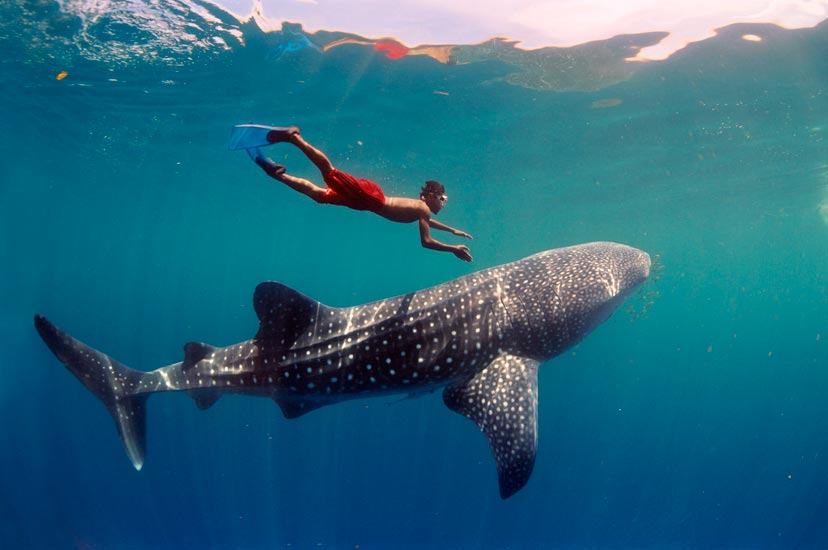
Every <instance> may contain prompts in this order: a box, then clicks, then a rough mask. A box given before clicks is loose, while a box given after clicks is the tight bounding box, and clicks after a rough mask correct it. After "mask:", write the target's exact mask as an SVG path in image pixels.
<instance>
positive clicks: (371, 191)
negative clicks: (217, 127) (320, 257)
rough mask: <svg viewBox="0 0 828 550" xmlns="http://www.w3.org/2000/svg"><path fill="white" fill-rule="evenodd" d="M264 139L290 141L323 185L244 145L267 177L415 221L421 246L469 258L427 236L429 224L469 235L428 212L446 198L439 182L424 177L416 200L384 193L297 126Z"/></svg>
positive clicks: (320, 197) (318, 196)
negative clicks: (340, 163) (335, 162)
mask: <svg viewBox="0 0 828 550" xmlns="http://www.w3.org/2000/svg"><path fill="white" fill-rule="evenodd" d="M267 141H268V142H269V143H283V142H284V143H291V144H293V145H295V146H296V147H298V148H299V150H300V151H302V152H303V153H304V154H305V156H306V157H308V159H309V160H310V161H311V162H312V163H313V164H314V165H315V166H316V167H317V168H318V169H319V172H321V174H322V179H323V180H324V182H325V184H326V185H327V187H325V188H322V187H318V186H316V185H314V184H313V183H311V182H310V181H308V180H306V179H303V178H298V177H296V176H291V175H289V174H287V173H286V169H285V167H284V166H282V165H281V164H276V163H275V162H274V161H272V160H271V159H268V158H264V157H263V156H262V155H261V153H260V151H259V150H258V148H251V149H248V152H249V153H250V156H251V157H253V160H255V161H256V164H258V165H259V166H261V167H262V169H263V170H264V171H265V172H266V173H267V174H268V175H269V176H270V177H272V178H274V179H276V180H278V181H280V182H282V183H284V184H286V185H287V186H288V187H290V188H291V189H294V190H296V191H299V192H300V193H302V194H303V195H307V196H308V197H310V198H311V199H313V200H315V201H316V202H318V203H320V204H334V205H338V206H347V207H348V208H352V209H354V210H368V211H369V212H373V213H374V214H378V215H380V216H382V217H383V218H385V219H388V220H391V221H393V222H399V223H412V222H418V223H419V226H420V242H421V243H422V245H423V246H424V247H425V248H430V249H431V250H439V251H442V252H451V253H452V254H454V255H455V256H457V257H458V258H459V259H461V260H463V261H465V262H470V261H472V257H471V254H470V253H469V247H467V246H465V245H449V244H444V243H441V242H440V241H438V240H436V239H434V238H432V236H431V228H433V229H439V230H441V231H448V232H449V233H451V234H452V235H456V236H458V237H465V238H467V239H471V238H472V237H471V235H469V234H468V233H466V232H464V231H460V230H459V229H454V228H453V227H449V226H448V225H445V224H443V223H440V222H438V221H436V220H434V219H433V218H432V217H431V216H432V214H435V215H436V214H437V213H438V212H440V210H442V209H443V208H444V207H445V206H446V201H447V200H448V197H447V196H446V194H445V188H444V187H443V185H442V184H441V183H439V182H436V181H432V180H429V181H427V182H426V183H425V185H424V186H423V187H422V189H421V190H420V198H419V200H418V199H410V198H406V197H386V196H385V194H384V193H383V191H382V189H381V188H380V187H379V185H377V184H376V183H374V182H373V181H370V180H366V179H357V178H355V177H354V176H352V175H350V174H347V173H345V172H342V171H341V170H337V169H336V168H334V166H333V164H331V161H330V159H328V157H327V156H326V155H325V153H323V152H322V151H320V150H319V149H316V148H315V147H314V146H312V145H311V144H310V143H308V142H307V141H305V138H304V137H302V134H300V133H299V128H297V127H295V126H291V127H288V128H279V129H273V130H271V131H269V132H268V133H267ZM254 151H255V154H254Z"/></svg>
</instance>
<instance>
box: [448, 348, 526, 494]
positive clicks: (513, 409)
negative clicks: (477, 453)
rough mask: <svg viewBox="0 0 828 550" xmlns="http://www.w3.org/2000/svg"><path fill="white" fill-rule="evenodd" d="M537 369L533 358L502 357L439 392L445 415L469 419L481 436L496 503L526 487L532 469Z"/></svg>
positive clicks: (504, 354)
mask: <svg viewBox="0 0 828 550" xmlns="http://www.w3.org/2000/svg"><path fill="white" fill-rule="evenodd" d="M538 365H539V363H538V362H537V361H535V360H534V359H529V358H526V357H518V356H515V355H509V354H506V353H503V354H501V355H499V356H497V357H495V359H494V360H493V361H492V362H491V363H489V365H488V366H487V367H486V368H485V369H483V370H482V371H480V372H478V373H477V374H476V375H474V376H473V377H472V378H470V379H469V380H466V381H465V382H462V383H460V384H455V385H453V386H448V387H447V388H446V389H445V391H444V392H443V401H444V402H445V403H446V405H447V406H448V407H449V408H450V409H451V410H453V411H454V412H457V413H460V414H462V415H463V416H466V417H468V418H470V419H472V420H473V421H474V423H475V424H477V425H478V426H479V427H480V429H481V430H483V433H485V434H486V437H487V438H488V440H489V446H490V447H491V448H492V453H493V454H494V457H495V462H497V476H498V481H499V482H500V496H501V498H508V497H510V496H512V495H513V494H515V493H516V492H518V491H519V490H520V489H521V488H522V487H523V486H524V485H526V482H527V481H529V476H530V475H532V468H533V467H534V465H535V452H536V451H537V448H538Z"/></svg>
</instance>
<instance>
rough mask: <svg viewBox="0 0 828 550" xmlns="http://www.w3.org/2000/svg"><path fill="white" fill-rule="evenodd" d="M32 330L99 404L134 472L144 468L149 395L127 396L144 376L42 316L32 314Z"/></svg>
mask: <svg viewBox="0 0 828 550" xmlns="http://www.w3.org/2000/svg"><path fill="white" fill-rule="evenodd" d="M34 323H35V328H36V329H37V332H38V333H40V337H41V338H43V341H44V342H45V343H46V345H47V346H49V349H51V350H52V353H54V354H55V356H56V357H57V358H58V359H59V360H60V361H61V362H62V363H63V364H64V365H66V368H67V369H69V371H71V372H72V374H74V375H75V377H77V379H78V380H80V381H81V382H82V383H83V385H84V386H86V387H87V388H88V389H89V391H91V392H92V393H94V394H95V395H96V396H97V397H98V399H100V400H101V401H103V403H104V405H106V408H107V409H108V410H109V414H111V415H112V418H114V419H115V426H116V427H117V428H118V433H119V434H120V436H121V441H122V442H123V444H124V448H125V449H126V453H127V455H128V456H129V459H130V460H131V461H132V464H133V466H135V469H136V470H140V469H141V466H143V465H144V446H145V441H146V431H145V426H146V412H145V403H146V400H147V397H148V395H149V394H144V395H130V390H132V389H134V388H135V387H136V386H137V385H138V384H139V383H140V380H141V377H142V376H144V375H145V373H142V372H139V371H136V370H132V369H130V368H128V367H126V366H124V365H122V364H121V363H119V362H117V361H115V360H114V359H112V358H110V357H109V356H108V355H106V354H104V353H101V352H100V351H98V350H96V349H93V348H91V347H89V346H87V345H86V344H84V343H83V342H80V341H78V340H75V339H74V338H72V337H71V336H69V335H68V334H65V333H64V332H63V331H61V330H60V329H59V328H57V327H56V326H55V325H53V324H52V323H50V322H49V321H48V320H47V319H46V318H45V317H42V316H40V315H35V318H34Z"/></svg>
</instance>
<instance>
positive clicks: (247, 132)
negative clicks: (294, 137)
mask: <svg viewBox="0 0 828 550" xmlns="http://www.w3.org/2000/svg"><path fill="white" fill-rule="evenodd" d="M289 129H290V127H289V126H264V125H262V124H237V125H236V126H233V131H232V132H231V133H230V149H233V150H234V151H235V150H238V149H254V148H256V147H264V146H266V145H273V144H274V143H278V141H277V140H274V139H268V134H271V132H273V133H274V134H282V133H284V132H287V131H288V130H289ZM274 134H271V138H272V137H273V135H274Z"/></svg>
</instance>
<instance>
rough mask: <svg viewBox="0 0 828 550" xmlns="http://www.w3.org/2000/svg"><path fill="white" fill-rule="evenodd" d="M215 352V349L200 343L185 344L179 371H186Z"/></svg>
mask: <svg viewBox="0 0 828 550" xmlns="http://www.w3.org/2000/svg"><path fill="white" fill-rule="evenodd" d="M214 351H216V348H214V347H213V346H209V345H207V344H202V343H201V342H187V343H186V344H184V361H182V362H181V370H183V371H187V370H189V369H191V368H192V367H193V365H195V364H196V363H198V362H199V361H201V360H202V359H204V358H205V357H207V356H208V355H210V354H211V353H213V352H214Z"/></svg>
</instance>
